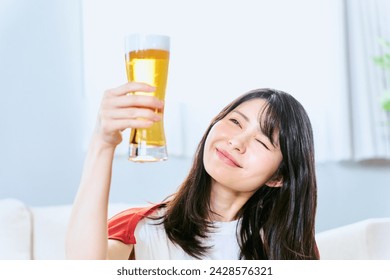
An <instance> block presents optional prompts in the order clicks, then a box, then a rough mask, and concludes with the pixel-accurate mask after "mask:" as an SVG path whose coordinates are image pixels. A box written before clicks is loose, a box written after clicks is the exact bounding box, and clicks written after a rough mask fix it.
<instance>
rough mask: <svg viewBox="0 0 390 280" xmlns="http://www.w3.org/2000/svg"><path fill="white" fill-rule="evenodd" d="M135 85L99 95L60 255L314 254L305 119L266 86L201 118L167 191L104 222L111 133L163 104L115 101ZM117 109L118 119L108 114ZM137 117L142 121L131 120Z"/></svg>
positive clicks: (312, 179) (313, 189)
mask: <svg viewBox="0 0 390 280" xmlns="http://www.w3.org/2000/svg"><path fill="white" fill-rule="evenodd" d="M137 90H142V91H149V90H151V88H150V87H149V86H148V85H145V84H139V83H128V84H125V85H123V86H120V87H118V88H116V89H113V90H108V91H107V92H106V94H105V96H104V98H103V100H102V106H101V107H100V108H101V109H100V110H101V112H100V113H99V118H98V122H97V125H96V129H95V133H94V136H93V139H92V142H91V146H90V148H89V152H88V156H87V159H86V165H85V170H84V174H83V178H82V181H81V183H80V188H79V193H78V195H77V198H76V201H75V204H74V208H73V214H72V217H71V221H70V224H69V232H68V242H67V251H68V257H69V258H120V259H129V258H130V259H248V260H251V259H318V258H319V253H318V250H317V246H316V241H315V235H314V226H315V224H314V220H315V212H316V202H317V184H316V176H315V169H314V148H313V135H312V130H311V124H310V121H309V118H308V116H307V114H306V112H305V110H304V109H303V107H302V106H301V104H300V103H299V102H298V101H296V100H295V99H294V98H293V97H292V96H291V95H289V94H287V93H284V92H281V91H277V90H273V89H258V90H253V91H250V92H248V93H246V94H244V95H242V96H241V97H239V98H237V99H236V100H234V101H233V102H231V103H230V104H229V105H228V106H226V107H225V108H224V109H223V110H222V111H221V112H220V113H219V114H218V115H217V116H216V117H215V118H214V119H213V120H212V121H211V123H210V125H209V127H208V128H207V129H206V132H205V134H204V135H203V138H202V139H201V141H200V143H199V145H198V148H197V151H196V153H195V157H194V162H193V165H192V168H191V170H190V172H189V174H188V176H187V178H186V179H185V180H184V182H183V183H182V184H181V186H180V188H179V189H178V191H177V192H176V193H174V194H173V195H171V196H170V197H168V198H167V199H166V200H164V201H162V202H161V203H159V204H156V205H152V206H150V207H145V208H137V209H128V210H126V211H124V212H121V213H119V214H118V215H116V216H114V217H113V218H111V219H110V220H109V221H108V223H107V206H108V205H107V204H108V194H109V191H110V184H111V182H110V180H111V169H112V161H113V157H114V150H115V148H116V146H117V145H118V144H119V142H120V140H121V138H120V131H121V130H123V129H124V128H131V127H134V126H135V125H136V126H137V127H139V126H140V125H141V126H145V127H147V126H148V125H151V122H157V121H159V120H158V119H156V118H155V116H154V114H153V112H154V109H155V108H161V109H162V108H163V104H161V102H158V100H156V99H155V98H154V97H151V96H145V97H144V98H143V99H139V98H135V96H134V95H128V98H127V99H123V98H121V96H125V95H126V96H127V94H128V93H129V92H134V91H137ZM112 93H115V94H112ZM123 108H126V109H127V110H128V111H129V115H128V117H124V118H122V119H116V118H115V117H112V116H115V115H116V114H115V112H116V111H117V110H123ZM141 108H142V109H141ZM138 115H139V116H143V118H145V116H147V120H149V121H148V122H145V123H144V124H139V123H137V124H136V123H135V122H134V120H135V119H137V118H138ZM103 124H104V125H103ZM107 227H108V236H107ZM107 239H108V240H107ZM227 244H229V245H228V246H227Z"/></svg>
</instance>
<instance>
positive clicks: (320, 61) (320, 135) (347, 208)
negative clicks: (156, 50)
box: [0, 0, 390, 231]
mask: <svg viewBox="0 0 390 280" xmlns="http://www.w3.org/2000/svg"><path fill="white" fill-rule="evenodd" d="M129 3H137V5H134V6H131V5H129ZM152 3H154V4H156V5H157V6H156V7H155V8H153V9H152V8H149V7H150V6H149V5H151V4H152ZM167 12H169V15H167ZM343 12H344V11H343V5H342V1H338V0H329V1H309V0H306V1H305V0H296V1H287V0H286V1H282V0H276V1H249V0H247V1H151V0H149V1H148V0H145V1H120V0H114V1H91V0H84V1H77V0H70V1H49V0H36V1H33V2H32V1H27V0H17V1H14V0H2V1H1V2H0V85H1V91H0V98H1V100H0V136H1V137H0V198H6V197H14V198H18V199H21V200H23V201H24V202H26V203H27V204H29V205H53V204H69V203H72V201H73V198H74V195H75V193H76V190H77V187H78V183H79V179H80V175H81V171H82V164H83V160H84V156H85V149H86V144H87V143H88V138H89V134H90V131H91V127H92V124H93V122H94V118H95V113H96V110H97V107H98V102H99V98H100V96H101V94H102V92H103V91H104V90H105V89H106V88H110V87H114V86H117V85H119V84H121V83H123V82H125V73H124V69H125V68H124V62H123V36H124V34H126V33H130V32H141V31H145V32H156V33H165V34H166V33H168V34H169V35H170V36H171V37H172V60H171V69H170V70H171V71H170V78H169V86H168V95H167V120H166V124H167V137H168V141H169V142H168V143H171V144H169V145H170V147H171V149H172V154H173V156H171V158H170V160H168V161H167V162H164V163H158V164H150V165H146V164H136V165H135V164H131V163H129V162H127V160H126V159H125V158H124V156H123V155H121V152H119V153H118V156H117V158H116V159H115V164H114V170H113V182H112V193H111V197H110V201H112V202H128V203H133V202H134V203H144V202H147V201H152V202H156V201H159V200H161V199H163V198H165V196H167V195H169V194H170V193H172V192H173V191H174V190H175V189H176V188H177V186H178V185H179V184H180V182H181V181H182V180H183V178H184V176H185V175H186V173H187V171H188V168H189V167H190V165H191V157H190V156H188V155H190V154H192V151H193V149H194V147H195V145H196V144H197V142H198V140H199V139H200V137H201V135H202V133H203V130H204V128H205V127H206V126H207V124H208V122H209V120H210V118H211V117H212V116H214V114H215V113H216V112H218V111H219V110H220V109H221V107H222V106H224V105H225V104H226V102H228V101H230V100H231V99H232V98H233V97H235V96H237V95H238V94H241V93H243V92H245V91H247V90H249V89H252V88H256V87H275V88H278V89H281V90H285V91H287V92H289V93H291V94H293V95H294V96H295V97H296V98H297V99H299V100H300V101H301V102H302V103H303V105H304V106H305V107H306V108H307V110H308V113H309V115H310V117H311V119H312V121H313V127H314V132H315V137H316V149H317V158H318V163H317V172H318V187H319V196H318V216H317V230H318V231H321V230H325V229H328V228H333V227H337V226H340V225H344V224H347V223H351V222H355V221H359V220H362V219H365V218H369V217H385V216H389V215H390V205H389V203H388V199H387V198H388V197H390V190H389V182H390V165H389V164H388V163H386V162H385V163H378V162H366V163H352V162H345V161H339V160H337V159H338V158H339V159H340V158H343V157H345V156H346V155H348V153H349V151H348V147H346V146H345V143H343V139H339V138H340V137H339V135H341V134H340V133H342V132H343V131H344V130H345V129H347V128H346V127H345V124H344V122H343V120H342V119H337V117H338V113H339V112H340V111H341V110H342V106H343V105H344V100H343V97H342V96H343V94H342V93H343V91H344V90H346V80H345V79H346V69H345V46H344V37H345V34H344V30H343ZM195 51H196V52H197V53H195ZM178 131H180V133H178ZM345 147H346V149H345ZM125 148H126V147H125V144H123V145H122V147H121V151H123V150H124V149H125ZM174 155H181V156H174Z"/></svg>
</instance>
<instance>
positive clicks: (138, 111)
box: [103, 107, 161, 121]
mask: <svg viewBox="0 0 390 280" xmlns="http://www.w3.org/2000/svg"><path fill="white" fill-rule="evenodd" d="M103 117H104V118H107V119H116V120H118V119H137V118H143V119H148V120H151V121H160V120H161V115H159V114H157V113H155V111H153V110H150V109H146V108H136V107H132V108H126V109H116V110H109V111H106V112H103Z"/></svg>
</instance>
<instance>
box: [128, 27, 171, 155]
mask: <svg viewBox="0 0 390 280" xmlns="http://www.w3.org/2000/svg"><path fill="white" fill-rule="evenodd" d="M169 50H170V38H169V37H168V36H164V35H152V34H130V35H127V36H126V38H125V58H126V72H127V80H128V81H129V82H142V83H146V84H149V85H151V86H154V87H156V91H155V92H134V93H131V94H142V95H153V96H156V97H157V98H158V99H160V100H165V89H166V85H167V79H168V65H169ZM156 112H157V113H159V114H161V115H162V119H161V121H159V122H155V123H154V124H153V125H152V126H151V127H149V128H142V129H138V128H137V129H131V131H130V141H129V157H128V158H129V160H130V161H134V162H154V161H163V160H167V159H168V153H167V146H166V141H165V133H164V121H163V120H164V112H163V110H161V109H159V110H156Z"/></svg>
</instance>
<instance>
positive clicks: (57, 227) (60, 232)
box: [31, 203, 130, 260]
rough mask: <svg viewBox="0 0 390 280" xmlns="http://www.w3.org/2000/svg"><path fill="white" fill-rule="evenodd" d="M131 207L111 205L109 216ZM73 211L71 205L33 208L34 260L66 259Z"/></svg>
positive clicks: (118, 204) (117, 204)
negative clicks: (66, 245) (66, 240)
mask: <svg viewBox="0 0 390 280" xmlns="http://www.w3.org/2000/svg"><path fill="white" fill-rule="evenodd" d="M128 207H130V206H129V205H128V204H124V203H113V204H110V206H109V209H108V216H109V217H110V216H112V215H113V214H115V213H118V212H120V211H122V210H124V209H126V208H128ZM71 211H72V206H71V205H59V206H42V207H32V208H31V212H32V215H33V223H34V225H33V248H34V253H33V259H37V260H63V259H65V257H66V255H65V239H66V232H67V227H68V222H69V218H70V213H71Z"/></svg>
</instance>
